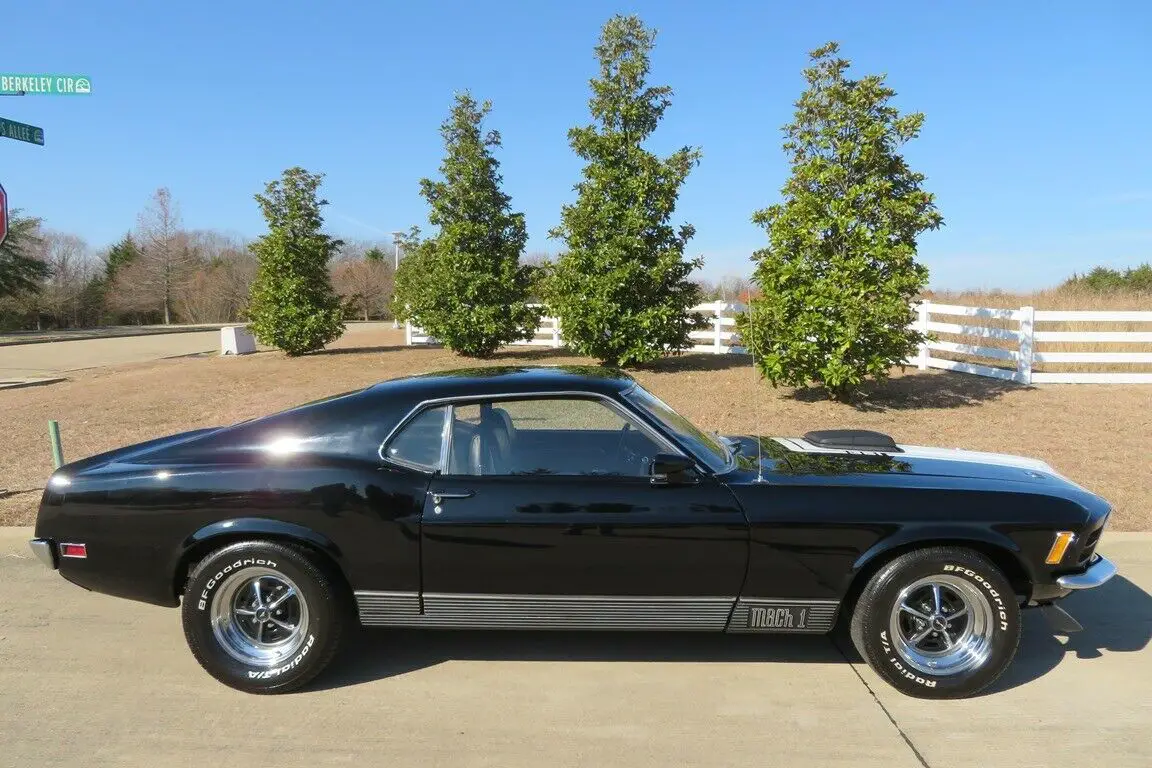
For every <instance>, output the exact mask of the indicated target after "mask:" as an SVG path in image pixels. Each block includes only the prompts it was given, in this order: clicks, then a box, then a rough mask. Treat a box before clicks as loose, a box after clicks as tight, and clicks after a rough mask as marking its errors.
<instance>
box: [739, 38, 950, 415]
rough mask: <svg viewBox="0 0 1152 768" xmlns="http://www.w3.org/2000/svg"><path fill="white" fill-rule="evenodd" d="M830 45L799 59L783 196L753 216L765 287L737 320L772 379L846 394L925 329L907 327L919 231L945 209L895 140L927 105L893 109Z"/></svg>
mask: <svg viewBox="0 0 1152 768" xmlns="http://www.w3.org/2000/svg"><path fill="white" fill-rule="evenodd" d="M838 52H839V46H837V45H836V43H829V44H827V45H825V46H823V47H822V48H819V49H817V50H815V51H813V52H812V54H811V57H812V64H811V66H809V67H808V68H807V69H805V70H804V77H805V79H806V80H807V82H808V88H807V90H805V91H804V93H803V94H802V95H801V96H800V99H799V101H797V102H796V113H795V117H794V118H793V121H792V122H791V123H790V124H789V125H787V126H786V127H785V129H784V133H785V137H786V138H785V141H784V149H785V151H786V152H787V153H788V154H789V156H790V161H791V165H792V173H791V177H790V178H789V179H788V181H787V183H786V184H785V185H784V188H783V189H782V190H781V192H782V194H783V197H784V200H783V202H781V203H778V204H776V205H773V206H770V207H768V208H766V209H764V210H762V211H758V212H756V214H755V215H753V217H752V220H753V221H754V222H755V223H757V224H759V225H760V226H762V227H764V228H765V229H767V231H768V239H769V244H768V247H767V248H764V249H763V250H759V251H756V253H755V254H754V255H753V257H752V258H753V260H754V261H755V262H756V270H755V274H754V275H753V281H754V282H755V283H756V284H757V285H758V286H759V287H760V289H761V292H762V295H761V296H760V298H757V299H753V300H752V302H751V307H750V310H749V311H748V312H747V313H745V314H744V315H743V316H742V317H740V318H739V327H740V331H741V334H742V336H743V338H744V342H745V344H747V345H748V346H750V347H752V348H753V349H754V350H755V352H756V354H757V364H758V366H759V367H760V370H761V372H762V373H763V375H764V376H765V377H766V378H767V379H768V380H769V381H770V382H772V384H773V385H776V384H787V385H791V386H805V385H807V384H809V383H819V384H822V385H823V386H824V387H825V388H826V389H827V390H828V392H829V394H830V395H831V396H832V397H833V398H835V399H847V398H849V397H850V396H851V395H852V393H853V392H854V391H855V390H856V389H857V388H858V387H859V386H860V384H861V383H862V382H863V381H864V379H865V378H866V377H868V376H873V377H876V378H883V377H885V376H887V375H888V371H889V369H890V368H891V367H892V366H894V365H899V364H900V363H901V362H902V361H904V360H905V359H907V358H908V357H910V356H912V355H913V353H914V352H915V350H916V347H917V345H918V344H919V343H920V342H921V340H922V339H923V335H922V334H920V333H918V332H916V331H913V330H909V328H908V325H909V323H911V322H912V321H913V319H914V316H913V311H912V309H911V307H910V302H911V301H912V300H913V299H914V298H915V297H916V296H917V295H918V294H919V293H920V292H921V291H922V290H923V289H924V288H925V287H926V286H927V282H928V269H927V267H925V266H924V265H922V264H920V263H918V262H917V261H916V239H917V236H918V235H919V234H920V233H921V232H923V231H924V230H926V229H936V228H937V227H939V226H940V225H941V224H942V223H943V218H942V217H941V215H940V213H939V212H938V211H937V210H936V205H935V202H934V198H933V196H932V195H931V194H929V193H928V192H925V191H924V189H923V187H922V183H923V181H924V175H923V174H920V173H916V172H915V171H913V170H912V169H910V168H909V167H908V164H907V163H906V162H905V161H904V158H903V156H902V155H900V153H899V152H898V150H899V148H900V147H901V146H902V145H903V144H905V143H906V142H908V141H910V140H911V139H914V138H915V137H916V136H917V135H919V133H920V127H921V125H922V124H923V122H924V115H923V114H922V113H919V112H916V113H910V114H906V115H901V114H900V113H899V112H898V111H897V110H896V108H895V107H893V106H892V105H891V103H890V101H891V99H892V97H893V96H895V91H893V90H892V89H891V88H889V87H888V86H886V85H885V84H884V79H883V77H881V76H879V75H868V76H866V77H864V78H862V79H860V80H851V79H849V78H848V77H847V76H846V73H847V70H848V68H849V62H848V61H847V60H845V59H842V58H840V57H839V56H838V55H837V54H838Z"/></svg>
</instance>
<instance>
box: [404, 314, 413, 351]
mask: <svg viewBox="0 0 1152 768" xmlns="http://www.w3.org/2000/svg"><path fill="white" fill-rule="evenodd" d="M404 343H405V344H407V345H408V346H409V347H410V346H412V321H411V320H405V321H404Z"/></svg>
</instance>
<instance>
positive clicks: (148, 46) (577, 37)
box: [0, 0, 1152, 289]
mask: <svg viewBox="0 0 1152 768" xmlns="http://www.w3.org/2000/svg"><path fill="white" fill-rule="evenodd" d="M617 12H626V13H631V12H635V13H639V14H640V15H641V16H642V17H643V18H644V20H645V21H646V22H647V23H648V24H650V25H652V26H655V27H657V28H658V29H659V31H660V34H659V37H658V41H657V49H656V52H655V54H654V59H653V81H654V82H655V83H661V84H664V83H666V84H669V85H672V86H673V88H674V89H675V98H674V102H673V106H672V108H671V109H670V110H669V111H668V113H667V117H666V119H665V121H664V123H663V124H662V125H661V127H660V129H659V130H658V132H657V134H656V136H655V137H654V138H653V140H652V142H651V146H652V148H653V149H656V150H659V151H670V150H672V149H674V148H676V147H678V146H681V145H684V144H692V145H699V146H701V147H702V148H703V152H704V158H703V162H702V163H701V165H700V167H699V168H697V169H696V170H695V171H694V172H693V174H692V176H691V177H690V178H689V180H688V183H687V184H686V186H685V188H684V190H683V193H682V194H681V197H680V204H679V209H678V212H677V220H678V221H690V222H691V223H693V224H694V225H696V228H697V234H696V237H695V239H694V240H693V241H692V242H691V243H690V244H689V253H690V254H691V255H697V254H699V255H703V256H704V257H705V259H706V264H705V267H704V272H703V274H704V275H705V276H706V277H713V278H715V277H719V276H721V275H724V274H729V273H736V274H740V273H747V272H749V271H750V268H751V265H750V262H749V261H748V256H749V254H750V253H751V251H752V250H754V249H755V248H757V247H760V246H761V245H762V244H763V243H764V241H765V237H764V234H763V232H762V231H761V230H759V229H758V228H756V227H755V226H754V225H752V224H751V223H750V222H749V217H750V215H751V213H752V212H753V211H754V210H755V209H757V208H761V207H764V206H765V205H767V204H769V203H771V202H774V201H775V200H776V199H778V190H779V188H780V186H781V184H782V183H783V181H784V179H785V176H786V173H787V165H786V162H785V158H784V156H783V153H782V152H781V150H780V132H779V128H780V126H781V125H783V124H784V123H785V122H787V121H788V119H789V118H790V116H791V111H792V102H793V101H794V100H795V98H796V97H797V96H798V94H799V92H800V90H801V88H802V86H803V81H802V79H801V75H800V70H801V68H802V67H803V66H804V65H805V63H806V60H807V59H806V52H807V51H809V50H811V49H812V48H815V47H816V46H818V45H820V44H822V43H824V42H825V41H827V40H838V41H840V42H841V44H842V46H843V52H844V54H845V55H846V56H847V57H848V58H850V59H852V61H853V64H854V71H855V72H856V73H858V74H864V73H869V72H886V73H887V74H888V82H889V84H890V85H892V86H893V87H894V88H895V89H896V90H897V92H898V97H897V103H898V105H899V106H900V107H901V108H902V109H908V110H921V111H924V112H925V113H926V114H927V121H926V124H925V127H924V131H923V135H922V137H921V138H920V139H919V140H918V141H916V142H914V143H913V144H912V145H910V146H909V147H908V148H907V155H908V157H909V159H910V161H911V162H912V164H913V166H914V167H916V168H917V169H919V170H921V171H923V172H924V173H926V174H927V176H928V181H927V187H928V189H929V190H930V191H933V192H935V193H936V195H937V198H938V200H937V202H938V204H939V206H940V209H941V211H942V212H943V214H944V217H945V221H946V226H945V227H944V229H942V230H940V231H939V232H932V233H928V234H926V235H925V236H924V237H923V239H922V241H921V256H922V258H923V260H924V261H925V262H926V263H927V264H928V265H929V266H930V267H931V269H932V284H933V285H934V286H936V287H945V288H968V287H983V288H995V287H1000V288H1005V289H1028V288H1037V287H1044V286H1046V285H1051V284H1053V283H1056V282H1059V281H1060V279H1061V278H1063V277H1064V276H1066V275H1067V274H1069V273H1071V272H1073V271H1076V270H1081V271H1082V270H1085V269H1087V268H1089V267H1091V266H1092V265H1095V264H1107V265H1113V266H1125V265H1132V264H1136V263H1139V262H1141V261H1145V260H1148V259H1152V85H1150V83H1152V78H1150V71H1152V43H1150V41H1152V6H1149V5H1148V4H1147V3H1145V2H1128V3H1119V2H1117V3H1113V2H1093V3H1085V2H1074V3H1069V2H1049V3H1043V4H1041V3H1003V2H965V3H925V2H922V0H921V2H906V3H883V2H872V3H857V2H842V3H818V2H803V3H800V2H791V3H783V2H763V1H761V2H747V3H744V2H710V3H682V2H632V3H618V2H602V1H600V0H584V1H583V2H545V1H544V0H538V1H536V2H501V1H498V0H493V1H492V2H485V3H474V2H452V3H449V2H424V3H413V2H404V3H392V2H337V1H335V0H333V1H331V2H327V3H315V2H310V3H303V2H295V0H281V1H280V2H262V1H261V2H257V1H255V0H249V1H247V2H242V3H239V2H233V3H222V2H199V3H140V2H126V1H121V2H109V1H108V0H89V1H88V2H79V0H74V1H73V2H53V1H52V0H40V2H37V3H14V4H8V5H7V6H6V7H5V10H4V12H3V14H2V15H0V31H2V32H3V34H2V36H0V39H2V40H3V44H2V46H0V72H4V73H24V72H61V73H75V74H85V75H89V76H91V78H92V81H93V95H91V96H88V97H58V96H25V97H19V98H7V97H5V98H0V117H7V118H10V119H14V120H19V121H21V122H25V123H31V124H34V125H38V126H41V127H43V128H44V129H45V132H46V141H47V144H46V146H44V147H37V146H34V145H31V144H24V143H20V142H15V141H11V140H7V139H0V182H2V183H3V184H4V186H5V188H6V189H7V191H8V194H9V197H10V199H11V201H12V204H13V205H14V206H16V207H21V208H23V209H25V210H26V211H27V212H29V213H32V214H35V215H39V216H42V217H44V218H45V219H46V220H47V223H48V225H49V226H51V227H54V228H57V229H61V230H66V231H72V232H76V233H78V234H80V235H82V236H84V237H85V238H87V239H88V240H89V242H91V243H92V245H93V246H96V247H102V246H105V245H107V244H108V243H110V242H112V241H114V240H115V239H117V238H118V237H119V236H120V235H122V234H123V233H124V232H125V231H127V230H128V229H130V228H131V227H132V226H133V224H134V222H135V218H136V215H137V213H138V212H139V210H140V209H141V208H142V207H143V206H144V205H145V204H146V203H147V202H148V199H149V196H150V195H151V193H152V192H153V191H154V190H155V189H156V187H158V186H167V187H169V188H170V189H171V190H172V194H173V196H174V198H175V199H176V200H177V201H178V202H179V204H180V206H181V210H182V213H183V218H184V222H185V225H186V226H188V227H190V228H217V229H222V230H226V231H231V232H235V233H238V234H241V235H246V236H251V235H255V234H258V233H259V232H260V231H261V229H262V225H263V222H262V219H261V218H260V215H259V211H258V209H257V206H256V204H255V202H254V201H253V199H252V195H253V193H255V192H258V191H260V190H261V189H262V188H263V184H264V183H265V182H266V181H268V180H271V179H273V178H275V177H277V176H278V175H279V174H280V172H281V171H282V170H283V169H284V168H286V167H288V166H292V165H302V166H304V167H306V168H308V169H310V170H314V171H322V172H324V173H326V174H327V178H326V183H325V187H324V190H323V191H324V194H325V196H326V197H327V198H328V200H330V201H331V206H330V207H329V208H328V210H327V215H328V225H329V228H330V229H331V230H332V231H334V232H336V233H337V234H339V235H341V236H343V237H346V238H352V239H374V238H378V237H381V236H382V233H386V232H390V231H392V230H394V229H402V228H407V227H408V226H409V225H411V224H425V212H426V209H425V207H424V203H423V200H422V199H421V198H420V197H419V195H418V181H419V179H420V178H421V177H422V176H426V175H431V174H434V173H435V171H436V168H437V165H438V163H439V158H440V154H441V146H440V137H439V135H438V133H437V127H438V125H439V123H440V122H441V120H442V119H443V117H444V115H445V114H446V112H447V109H448V107H449V104H450V101H451V98H452V93H453V92H454V91H456V90H462V89H470V90H471V91H472V93H473V94H474V95H475V96H477V97H478V98H486V99H491V100H492V101H493V104H494V110H493V113H492V115H491V116H490V118H489V125H490V127H492V128H496V129H498V130H500V132H501V133H502V135H503V138H504V149H503V151H502V152H501V154H500V159H501V161H502V163H503V172H504V178H505V185H506V189H507V191H508V192H509V193H510V194H511V195H512V196H513V203H514V205H515V206H516V207H517V208H518V209H520V210H523V211H524V212H525V214H526V216H527V221H528V228H529V234H530V241H529V246H528V249H529V251H541V250H546V251H555V250H558V249H559V247H560V244H559V243H556V242H554V241H550V240H548V239H547V230H548V228H549V227H551V226H553V225H555V223H556V222H557V219H558V215H559V210H560V206H561V205H562V204H563V203H564V202H567V201H569V200H570V199H571V198H572V196H573V193H572V191H571V190H572V185H573V184H574V183H575V182H576V180H577V179H578V177H579V170H580V163H579V160H578V159H577V158H576V157H575V156H574V155H573V154H572V152H571V150H570V149H569V147H568V145H567V139H566V131H567V129H568V128H569V127H570V126H572V125H575V124H578V123H583V122H586V121H587V97H588V86H587V81H588V78H589V77H591V76H592V75H593V74H594V73H595V62H594V60H593V57H592V46H593V45H594V43H595V40H596V36H597V33H598V30H599V27H600V25H601V24H602V23H603V21H604V20H605V19H606V18H608V17H609V16H611V15H612V14H614V13H617Z"/></svg>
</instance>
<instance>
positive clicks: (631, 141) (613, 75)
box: [545, 16, 701, 365]
mask: <svg viewBox="0 0 1152 768" xmlns="http://www.w3.org/2000/svg"><path fill="white" fill-rule="evenodd" d="M655 37H656V33H655V31H654V30H651V29H648V28H647V27H645V26H644V24H643V23H642V22H641V21H640V19H639V18H637V17H636V16H616V17H614V18H613V19H611V20H609V21H608V23H607V24H605V25H604V29H603V31H602V32H601V34H600V42H599V44H598V45H597V46H596V58H597V59H598V60H599V62H600V74H599V77H597V78H595V79H593V80H592V82H591V84H592V98H591V99H590V100H589V102H588V106H589V108H590V109H591V112H592V118H593V124H592V125H587V126H583V127H579V128H573V129H572V130H570V131H569V132H568V140H569V143H570V144H571V146H572V149H573V150H575V152H576V154H577V155H579V156H580V157H581V158H582V159H583V160H584V161H585V162H586V165H585V166H584V171H583V179H582V180H581V181H580V183H579V184H577V185H576V192H577V199H576V202H575V203H573V204H572V205H566V206H564V208H563V211H562V213H561V221H560V225H559V226H558V227H556V228H555V229H554V230H552V232H551V235H552V237H556V238H561V239H563V240H564V242H565V244H566V245H567V250H566V251H565V253H564V254H563V255H562V256H561V257H560V258H559V260H558V261H557V262H556V264H555V265H554V266H553V268H552V270H551V275H550V277H549V280H548V285H547V288H546V290H545V294H546V297H547V300H548V304H549V307H550V309H551V311H552V312H553V313H554V314H556V315H558V316H559V317H560V318H561V321H562V322H563V325H564V340H565V341H566V342H567V343H568V345H569V346H571V347H572V348H573V349H574V350H575V351H576V352H578V353H579V354H583V355H589V356H591V357H595V358H597V359H598V360H600V361H601V362H603V363H607V364H609V365H634V364H637V363H644V362H648V361H650V360H654V359H656V358H658V357H661V356H662V355H665V354H667V352H668V351H669V350H678V349H681V348H684V347H687V346H689V344H690V343H691V342H690V341H689V336H688V334H689V332H690V331H691V330H692V329H693V327H694V326H695V325H697V324H698V323H699V322H700V318H699V317H694V318H691V319H689V320H686V318H688V310H689V309H690V308H691V307H692V306H694V305H695V304H696V303H697V300H698V298H699V287H698V286H697V285H696V284H695V283H692V282H690V281H689V280H688V275H689V274H690V273H691V272H692V270H693V269H695V268H696V267H698V266H699V265H700V263H701V261H700V260H699V259H692V260H686V259H685V258H684V248H685V245H686V244H687V243H688V240H689V238H691V237H692V235H693V234H694V232H695V230H694V229H693V228H692V226H691V225H689V224H682V225H680V227H679V228H677V227H674V226H672V225H671V224H670V223H669V221H670V219H671V217H672V214H673V212H674V210H675V208H676V198H677V196H678V195H679V193H680V187H681V185H683V183H684V180H685V179H686V178H687V177H688V173H689V172H690V171H691V170H692V168H693V167H694V166H695V165H696V164H697V163H698V162H699V160H700V151H699V150H698V149H694V148H692V147H684V148H682V149H680V150H678V151H676V152H674V153H673V154H671V155H670V156H668V157H665V158H661V157H659V156H657V155H655V154H653V153H652V152H649V151H648V150H646V149H645V148H644V147H643V143H644V142H645V140H647V139H648V138H649V137H650V136H651V135H652V133H653V132H654V131H655V130H656V126H657V124H659V122H660V119H661V118H662V117H663V116H664V110H666V109H667V108H668V106H669V104H670V103H671V100H670V99H671V96H672V89H671V88H669V87H668V86H650V85H648V83H647V78H648V69H649V55H650V53H651V51H652V48H653V45H654V41H655Z"/></svg>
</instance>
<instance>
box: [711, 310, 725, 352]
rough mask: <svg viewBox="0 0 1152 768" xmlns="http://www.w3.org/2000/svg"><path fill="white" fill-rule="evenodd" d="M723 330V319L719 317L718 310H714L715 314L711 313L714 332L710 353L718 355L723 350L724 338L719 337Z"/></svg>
mask: <svg viewBox="0 0 1152 768" xmlns="http://www.w3.org/2000/svg"><path fill="white" fill-rule="evenodd" d="M723 330H724V321H723V319H721V317H720V310H716V314H714V315H712V331H713V333H714V334H715V335H714V336H713V337H712V354H714V355H719V354H721V353H723V352H724V347H723V343H724V340H723V339H722V338H720V334H721V333H722V332H723Z"/></svg>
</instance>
